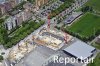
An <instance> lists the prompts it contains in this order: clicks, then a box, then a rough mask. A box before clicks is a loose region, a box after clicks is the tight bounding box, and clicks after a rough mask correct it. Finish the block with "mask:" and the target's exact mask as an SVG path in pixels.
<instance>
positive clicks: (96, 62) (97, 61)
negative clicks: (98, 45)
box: [87, 53, 100, 66]
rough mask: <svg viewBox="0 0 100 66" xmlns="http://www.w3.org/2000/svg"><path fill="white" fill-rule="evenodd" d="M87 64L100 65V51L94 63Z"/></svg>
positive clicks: (91, 65) (89, 65)
mask: <svg viewBox="0 0 100 66" xmlns="http://www.w3.org/2000/svg"><path fill="white" fill-rule="evenodd" d="M87 66H100V53H98V55H97V56H96V58H95V59H94V61H93V63H89V64H88V65H87Z"/></svg>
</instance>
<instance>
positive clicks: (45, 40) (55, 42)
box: [8, 20, 73, 64]
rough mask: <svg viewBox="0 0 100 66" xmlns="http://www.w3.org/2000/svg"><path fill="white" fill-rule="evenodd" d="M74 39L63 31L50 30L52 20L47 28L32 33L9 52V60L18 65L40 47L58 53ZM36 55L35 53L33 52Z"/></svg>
mask: <svg viewBox="0 0 100 66" xmlns="http://www.w3.org/2000/svg"><path fill="white" fill-rule="evenodd" d="M72 39H73V37H72V36H71V35H69V34H67V33H65V32H63V31H61V30H57V29H56V30H55V29H51V28H50V20H48V24H47V25H46V26H45V27H41V29H39V31H38V32H35V33H32V34H31V35H29V36H28V37H26V38H25V39H24V40H22V41H20V42H19V43H18V44H17V46H14V47H13V48H12V49H11V51H10V52H9V57H8V59H9V60H10V61H11V63H14V64H16V63H18V62H20V61H21V59H23V58H24V57H25V56H26V55H27V54H29V53H30V52H31V51H32V52H33V51H35V49H37V47H38V46H44V47H47V48H49V49H51V50H54V51H57V50H59V49H61V48H62V47H63V46H64V45H68V43H70V42H71V41H72ZM33 53H34V52H33Z"/></svg>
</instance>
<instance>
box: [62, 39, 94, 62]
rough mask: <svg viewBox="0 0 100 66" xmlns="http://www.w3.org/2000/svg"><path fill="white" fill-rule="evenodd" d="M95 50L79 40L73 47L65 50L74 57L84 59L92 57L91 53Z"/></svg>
mask: <svg viewBox="0 0 100 66" xmlns="http://www.w3.org/2000/svg"><path fill="white" fill-rule="evenodd" d="M93 50H95V48H94V47H92V46H89V45H87V44H86V43H84V42H82V41H80V40H77V41H76V42H74V43H73V44H72V45H70V46H69V47H67V48H65V49H64V51H66V52H68V53H70V54H72V55H73V56H75V57H77V58H80V57H83V58H84V59H85V58H87V57H89V56H90V55H92V52H91V51H93ZM84 59H82V60H84Z"/></svg>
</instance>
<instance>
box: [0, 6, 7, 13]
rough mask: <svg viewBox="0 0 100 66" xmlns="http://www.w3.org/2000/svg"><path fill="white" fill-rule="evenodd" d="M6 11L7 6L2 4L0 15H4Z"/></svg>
mask: <svg viewBox="0 0 100 66" xmlns="http://www.w3.org/2000/svg"><path fill="white" fill-rule="evenodd" d="M5 11H6V10H5V6H4V5H3V4H0V15H3V14H4V13H5Z"/></svg>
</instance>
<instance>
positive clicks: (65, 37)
mask: <svg viewBox="0 0 100 66" xmlns="http://www.w3.org/2000/svg"><path fill="white" fill-rule="evenodd" d="M61 30H62V32H63V33H64V40H65V42H66V43H68V38H69V37H68V34H67V33H66V32H65V31H64V29H63V28H62V27H61Z"/></svg>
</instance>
